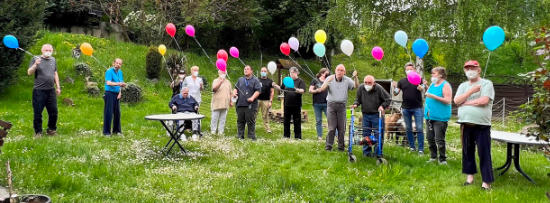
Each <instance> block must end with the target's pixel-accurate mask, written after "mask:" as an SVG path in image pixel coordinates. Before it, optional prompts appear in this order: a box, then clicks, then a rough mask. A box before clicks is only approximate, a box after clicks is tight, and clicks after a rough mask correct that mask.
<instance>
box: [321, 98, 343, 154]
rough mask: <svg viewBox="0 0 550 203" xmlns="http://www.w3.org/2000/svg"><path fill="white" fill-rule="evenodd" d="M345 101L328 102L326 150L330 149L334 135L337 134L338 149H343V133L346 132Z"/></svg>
mask: <svg viewBox="0 0 550 203" xmlns="http://www.w3.org/2000/svg"><path fill="white" fill-rule="evenodd" d="M346 119H347V118H346V103H337V102H333V103H329V104H328V106H327V121H328V135H327V143H326V146H325V149H326V150H332V145H333V144H334V136H335V135H336V134H338V135H337V136H338V150H340V151H344V150H345V148H346V145H345V143H344V135H345V134H346Z"/></svg>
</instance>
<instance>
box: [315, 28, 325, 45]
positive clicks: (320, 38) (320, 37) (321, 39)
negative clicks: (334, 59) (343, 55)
mask: <svg viewBox="0 0 550 203" xmlns="http://www.w3.org/2000/svg"><path fill="white" fill-rule="evenodd" d="M315 41H316V42H318V43H321V44H324V43H325V41H327V33H326V32H325V31H324V30H317V31H316V32H315Z"/></svg>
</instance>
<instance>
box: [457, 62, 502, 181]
mask: <svg viewBox="0 0 550 203" xmlns="http://www.w3.org/2000/svg"><path fill="white" fill-rule="evenodd" d="M464 73H465V74H466V77H467V78H468V81H466V82H463V83H462V84H460V86H458V89H457V90H456V95H455V98H454V102H455V104H456V105H457V106H458V123H460V129H461V132H462V136H461V137H462V173H464V174H466V182H464V185H471V184H472V183H473V181H474V174H476V173H477V170H476V168H477V167H476V159H475V151H476V149H475V148H476V145H477V150H478V156H479V168H480V170H481V179H482V181H483V183H482V184H481V187H482V189H486V190H488V189H491V183H492V182H494V180H495V178H494V176H493V165H492V161H491V117H492V114H493V101H494V99H495V89H494V88H493V83H492V82H491V81H490V80H487V79H483V78H481V77H480V74H481V68H480V67H479V63H478V62H477V61H475V60H470V61H467V62H466V63H465V64H464Z"/></svg>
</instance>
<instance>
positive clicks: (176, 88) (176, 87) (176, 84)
mask: <svg viewBox="0 0 550 203" xmlns="http://www.w3.org/2000/svg"><path fill="white" fill-rule="evenodd" d="M183 79H185V71H184V70H183V69H181V70H180V71H179V72H178V75H177V77H176V79H174V81H172V83H170V88H172V97H170V98H173V97H174V96H176V95H178V94H180V92H181V84H182V83H183Z"/></svg>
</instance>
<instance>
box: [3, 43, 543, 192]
mask: <svg viewBox="0 0 550 203" xmlns="http://www.w3.org/2000/svg"><path fill="white" fill-rule="evenodd" d="M82 42H89V43H91V44H92V46H94V49H95V52H94V56H95V57H97V58H98V60H99V61H101V62H102V63H101V64H99V63H97V62H96V61H95V60H94V59H92V58H90V57H87V56H82V57H81V59H78V60H76V59H73V58H72V57H71V49H72V48H73V47H74V46H75V45H76V44H79V43H82ZM43 43H51V44H53V46H54V47H55V53H54V57H56V58H57V62H58V69H59V74H60V78H61V80H62V81H63V80H64V79H65V77H67V76H70V77H72V78H74V79H75V83H74V84H68V83H64V82H62V94H61V96H60V97H58V104H59V121H58V134H59V135H58V136H55V137H44V138H40V139H34V138H33V129H32V117H33V116H32V105H31V92H32V85H33V78H32V77H30V76H27V75H26V67H27V66H28V61H29V58H27V59H26V60H25V62H24V63H23V64H22V65H21V67H20V69H19V71H18V75H19V79H18V80H17V84H15V85H13V86H11V87H10V88H9V89H8V90H6V92H5V93H4V94H3V95H2V97H0V119H2V120H7V121H10V122H12V123H13V124H14V128H13V129H12V130H11V131H10V133H9V135H8V138H7V141H6V143H5V144H4V146H3V147H2V154H0V162H2V163H5V162H6V161H7V160H10V163H11V169H12V171H13V180H14V185H15V187H16V191H17V193H18V194H29V193H38V194H47V195H49V196H50V197H52V198H53V201H55V202H197V201H201V202H205V201H207V202H211V201H228V202H229V201H230V202H233V201H246V202H248V201H250V202H258V201H262V202H266V201H277V202H289V201H312V202H319V201H326V202H344V201H354V202H355V201H361V202H363V201H367V202H372V201H379V202H386V201H390V202H427V201H429V202H472V201H474V202H489V201H491V202H493V201H494V202H545V201H546V199H545V196H544V193H545V192H546V191H547V190H549V188H550V187H549V186H550V181H548V177H547V173H548V172H550V171H549V170H548V161H547V160H546V159H545V158H544V157H543V156H542V155H541V154H540V153H535V152H532V151H531V150H526V152H523V153H522V159H521V160H522V166H523V169H524V171H525V172H526V173H528V174H529V175H530V176H531V177H532V178H533V179H534V180H535V181H536V182H537V184H536V185H534V184H531V183H530V182H528V181H527V180H526V179H524V178H523V177H522V176H521V175H520V174H519V173H517V172H516V171H515V170H513V169H510V171H509V172H508V173H506V174H505V175H504V176H497V177H496V182H495V183H494V185H493V187H494V188H493V190H492V191H490V192H486V191H482V190H481V189H480V188H479V185H480V184H481V178H480V177H479V175H477V176H476V185H475V186H469V187H464V186H462V183H463V181H464V176H463V175H462V174H461V149H460V138H459V134H458V128H457V127H456V126H455V125H450V128H449V130H448V135H447V141H448V156H449V159H448V162H449V164H448V165H446V166H440V165H437V164H429V163H426V161H427V160H428V156H418V155H417V154H416V153H410V152H409V151H408V150H407V149H406V148H403V147H401V146H397V145H395V144H392V143H387V144H386V145H385V148H384V153H385V156H386V158H387V159H388V161H389V164H388V165H381V166H378V165H376V164H375V160H374V159H372V158H364V157H362V156H360V155H361V150H360V147H354V153H355V154H356V155H357V156H358V161H357V163H349V162H348V159H347V154H346V153H342V152H334V151H333V152H327V151H325V150H324V141H323V142H321V141H317V138H316V135H315V126H314V116H313V115H314V114H313V110H312V106H311V95H309V94H306V95H305V96H304V103H305V105H304V107H303V109H305V110H307V111H308V113H309V115H310V120H309V121H308V122H307V123H304V124H303V125H302V130H303V136H304V140H301V141H297V140H294V139H283V138H282V130H283V129H282V125H281V124H273V123H272V128H273V129H274V132H273V133H271V134H268V133H266V132H265V131H264V129H263V127H262V124H261V122H262V121H261V118H258V120H257V124H258V125H257V136H258V138H259V139H258V141H256V142H253V141H250V140H244V141H241V140H238V139H236V138H235V134H236V115H235V110H234V108H232V109H230V111H229V114H228V121H227V126H226V128H227V130H226V135H225V136H206V137H205V138H204V139H202V140H201V141H199V142H186V143H184V146H185V147H186V148H187V149H188V150H189V151H191V152H190V153H188V154H182V153H173V154H170V155H169V156H166V157H165V156H164V155H163V154H162V152H161V149H162V147H163V146H164V144H166V142H167V141H168V136H167V135H166V134H165V131H164V130H163V128H162V126H161V124H160V123H159V122H153V121H146V120H145V119H144V116H146V115H150V114H158V113H169V110H168V107H167V103H168V100H169V97H170V95H171V90H170V89H169V88H168V87H167V85H166V84H167V83H168V79H167V75H166V73H165V72H164V73H163V74H162V78H161V79H160V81H159V82H158V83H152V82H150V81H148V80H147V79H145V68H144V64H145V54H146V51H147V47H146V46H141V45H134V44H131V43H123V42H117V41H112V40H108V39H98V38H93V37H89V36H85V35H73V34H65V33H44V36H43V37H42V38H41V39H39V40H38V42H37V43H36V45H34V46H33V47H32V48H31V49H30V51H31V52H32V53H35V54H38V53H39V52H40V51H39V50H40V46H41V44H43ZM170 52H174V50H169V53H170ZM185 54H186V55H187V57H188V59H189V65H198V66H200V67H201V71H200V72H201V75H203V76H204V77H205V78H206V79H207V80H208V81H209V83H211V82H212V80H213V78H214V77H215V75H216V69H215V68H214V67H213V66H212V65H210V64H209V62H208V60H207V59H206V57H204V56H202V55H200V54H196V53H188V52H186V53H185ZM115 57H119V58H122V59H123V60H124V65H123V67H122V70H123V71H124V75H125V80H126V81H127V82H135V83H137V84H139V85H140V86H141V87H142V88H143V90H144V101H142V102H140V103H137V104H132V105H129V104H122V105H121V108H122V109H121V111H122V131H123V136H115V137H104V136H102V135H101V129H102V121H103V100H102V98H101V97H90V96H88V95H87V93H86V92H85V91H84V78H82V77H79V76H77V75H76V73H75V70H74V68H73V64H74V63H76V62H80V61H82V62H86V63H88V64H90V65H91V66H92V67H93V72H94V75H95V76H96V78H97V81H98V83H99V84H100V86H102V85H101V84H103V82H104V81H103V77H102V75H103V72H104V71H105V67H106V66H108V65H110V62H111V61H112V60H113V59H114V58H115ZM212 57H214V56H212ZM273 59H275V57H273V56H272V57H267V59H266V58H264V60H263V62H264V63H265V62H266V61H268V60H273ZM243 60H244V61H245V62H247V63H250V64H259V63H260V61H259V60H257V59H246V58H245V59H243ZM343 62H345V61H343ZM308 63H309V64H310V66H311V67H312V69H314V71H315V70H316V69H318V66H316V65H315V64H318V63H316V62H312V61H310V62H308ZM333 63H334V62H333ZM254 66H255V68H257V65H254ZM228 67H229V69H230V76H231V79H232V81H233V82H234V81H236V78H237V77H239V76H240V75H242V67H241V65H240V63H239V62H238V61H237V60H235V59H230V60H229V66H228ZM255 70H256V69H255ZM358 70H359V71H360V73H361V75H365V74H367V73H370V72H371V71H369V70H362V69H361V68H359V67H358ZM163 71H164V70H163ZM373 72H375V71H373ZM302 76H303V78H304V79H305V78H306V76H305V75H304V74H302ZM100 88H101V89H102V87H100ZM203 95H204V96H203V105H202V106H201V109H200V112H201V113H203V114H205V115H206V116H207V117H206V119H205V120H204V121H203V130H204V131H205V132H209V123H210V108H209V106H210V105H209V104H210V99H211V93H210V92H209V91H204V92H203ZM63 98H71V99H73V100H74V102H75V104H76V105H75V106H72V107H71V106H65V105H63V104H62V102H61V100H62V99H63ZM279 106H280V105H279V104H278V103H277V104H275V107H274V108H279ZM44 116H45V118H47V115H46V113H44ZM44 120H45V119H44ZM44 125H45V123H44ZM426 148H427V143H426ZM505 151H506V148H505V146H504V145H502V144H500V143H497V142H494V143H493V151H492V155H493V166H494V167H498V166H500V165H502V164H503V163H504V160H505ZM2 168H3V167H2ZM0 177H1V178H2V181H0V184H2V185H7V182H6V179H5V177H6V175H5V173H0Z"/></svg>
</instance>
